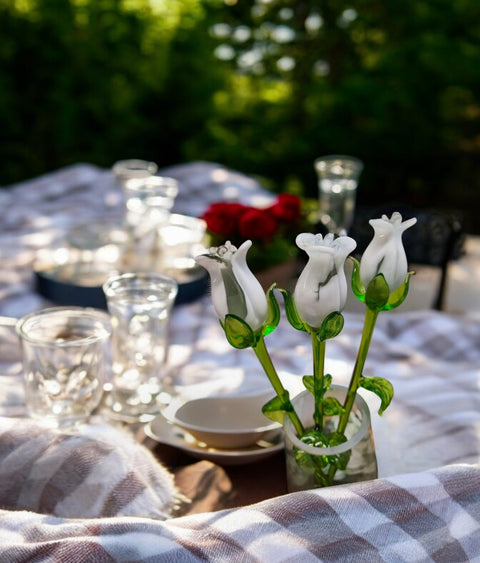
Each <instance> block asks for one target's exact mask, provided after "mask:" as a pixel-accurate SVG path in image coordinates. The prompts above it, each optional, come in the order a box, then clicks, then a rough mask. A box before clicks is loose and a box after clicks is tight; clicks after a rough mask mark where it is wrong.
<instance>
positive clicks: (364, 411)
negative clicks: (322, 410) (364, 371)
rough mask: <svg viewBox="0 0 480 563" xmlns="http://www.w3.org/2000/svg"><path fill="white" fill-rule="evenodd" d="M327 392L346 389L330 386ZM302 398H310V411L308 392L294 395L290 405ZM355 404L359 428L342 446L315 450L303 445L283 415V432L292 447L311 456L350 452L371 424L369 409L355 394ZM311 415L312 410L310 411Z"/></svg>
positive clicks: (312, 447)
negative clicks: (357, 410) (359, 414)
mask: <svg viewBox="0 0 480 563" xmlns="http://www.w3.org/2000/svg"><path fill="white" fill-rule="evenodd" d="M329 390H332V391H334V390H345V392H346V391H347V388H346V387H344V386H343V385H335V384H333V385H331V386H330V389H329ZM304 396H310V397H312V409H313V396H312V395H311V393H310V392H309V391H302V392H301V393H299V394H298V395H296V396H295V397H293V399H292V403H293V406H295V399H296V398H297V397H304ZM354 404H357V405H358V407H359V410H360V413H361V417H362V418H361V422H360V426H359V427H358V428H357V430H356V432H355V434H354V435H353V436H352V437H350V438H349V439H348V440H347V441H346V442H344V443H343V444H339V445H338V446H332V447H324V448H316V447H314V446H309V445H308V444H305V443H304V442H302V441H301V440H300V439H299V438H298V436H297V433H296V431H295V428H294V426H293V423H292V421H291V420H290V419H289V418H288V416H287V415H285V426H284V428H285V432H286V434H288V437H289V439H290V440H291V442H292V444H293V445H294V446H296V447H297V448H299V449H301V450H304V451H305V452H307V453H309V454H312V455H325V456H328V455H338V454H341V453H343V452H346V451H348V450H351V449H352V448H354V447H355V446H356V445H357V444H359V443H360V442H361V441H362V439H363V438H364V436H365V434H366V433H367V432H368V429H369V428H370V424H371V420H370V410H369V407H368V405H367V403H366V401H365V399H364V398H363V397H362V396H361V395H359V394H358V393H356V395H355V403H354ZM312 413H313V410H312ZM319 450H321V453H319Z"/></svg>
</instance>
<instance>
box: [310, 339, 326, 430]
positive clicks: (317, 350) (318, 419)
mask: <svg viewBox="0 0 480 563" xmlns="http://www.w3.org/2000/svg"><path fill="white" fill-rule="evenodd" d="M311 336H312V350H313V386H314V387H313V388H314V393H313V396H314V398H315V401H314V403H315V410H314V414H313V419H314V421H315V425H316V427H317V429H318V430H320V431H321V432H323V395H324V384H323V375H324V369H325V341H323V340H320V338H319V337H318V331H312V333H311Z"/></svg>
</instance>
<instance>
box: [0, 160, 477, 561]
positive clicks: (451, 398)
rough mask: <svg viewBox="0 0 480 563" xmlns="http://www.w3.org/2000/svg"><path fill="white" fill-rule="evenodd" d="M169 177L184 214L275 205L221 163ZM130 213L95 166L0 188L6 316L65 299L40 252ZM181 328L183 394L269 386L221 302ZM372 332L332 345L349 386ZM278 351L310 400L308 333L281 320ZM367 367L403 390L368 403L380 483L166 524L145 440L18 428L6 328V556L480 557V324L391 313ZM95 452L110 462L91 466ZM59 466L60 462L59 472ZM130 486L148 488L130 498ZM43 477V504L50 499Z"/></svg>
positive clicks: (176, 333) (176, 325)
mask: <svg viewBox="0 0 480 563" xmlns="http://www.w3.org/2000/svg"><path fill="white" fill-rule="evenodd" d="M169 172H170V173H171V174H172V175H177V177H178V178H179V179H180V180H181V188H180V189H181V192H180V196H179V199H178V203H177V205H178V208H177V211H179V212H182V213H191V214H195V215H198V214H199V213H201V211H202V209H204V208H205V207H206V206H207V205H208V203H209V202H211V201H217V200H219V199H223V198H227V197H228V198H230V199H232V198H235V197H238V198H239V199H240V200H242V201H245V202H250V201H253V199H252V198H254V199H255V201H257V199H256V198H258V197H259V194H260V198H262V197H268V194H267V193H266V192H265V193H263V192H261V189H260V186H258V185H256V184H255V183H254V182H252V180H250V179H248V178H245V177H243V176H242V175H241V174H238V173H232V172H230V171H228V170H226V169H225V168H224V167H220V166H217V165H214V164H208V163H197V164H194V165H185V166H181V167H175V168H173V169H171V170H170V171H169ZM182 181H183V185H184V186H185V187H184V188H183V192H182ZM189 186H190V188H189ZM190 189H191V190H192V191H190ZM189 203H190V205H189ZM121 209H122V206H121V198H120V194H119V190H118V186H116V185H115V182H114V179H113V176H112V175H111V173H110V171H108V170H102V169H99V168H96V167H93V166H89V165H77V166H73V167H70V168H67V169H64V170H60V171H57V172H55V173H52V174H49V175H46V176H44V177H41V178H36V179H33V180H31V181H28V182H24V183H22V184H19V185H16V186H12V187H10V188H8V189H7V190H4V191H1V192H0V217H1V223H0V259H1V264H2V276H0V315H4V316H8V317H19V316H21V315H23V314H25V313H28V312H30V311H32V310H34V309H37V308H40V307H44V306H46V305H50V303H48V302H47V301H46V300H45V299H44V298H42V297H41V296H39V295H38V294H36V293H35V291H34V286H33V273H32V263H33V260H34V258H35V253H36V251H37V250H39V249H40V248H43V247H45V246H47V245H52V244H56V242H55V241H58V240H60V239H61V238H62V236H63V235H64V233H65V231H66V230H67V229H68V228H70V227H71V226H74V225H75V224H79V223H83V222H86V221H91V220H96V219H97V218H102V219H105V220H107V219H112V218H118V217H119V214H120V213H121ZM413 283H415V282H414V280H413ZM170 328H171V336H170V342H171V349H170V362H171V367H172V370H173V373H174V375H175V381H176V384H177V388H178V390H179V392H180V393H182V394H184V395H185V396H190V397H194V396H198V395H205V394H238V393H250V392H252V391H253V390H255V391H258V390H263V389H268V382H267V381H266V378H265V376H264V375H263V374H262V372H261V370H260V368H259V366H258V364H257V362H256V359H255V357H254V355H253V353H251V351H249V350H244V351H239V350H234V349H233V348H231V347H230V346H229V345H228V343H227V342H226V340H225V337H224V335H223V332H222V331H221V328H220V326H219V324H218V321H217V320H216V318H215V316H214V313H213V308H212V306H211V302H210V299H209V298H208V296H205V297H203V298H200V299H198V300H197V301H195V302H193V303H190V304H187V305H182V306H178V307H176V308H175V310H174V312H173V316H172V322H171V327H170ZM361 328H362V316H361V315H359V314H356V313H347V314H346V315H345V328H344V330H343V332H342V333H341V335H340V336H339V337H337V338H336V339H335V341H333V342H329V343H328V345H327V366H326V367H327V370H328V372H329V373H332V374H333V375H334V378H335V381H336V382H338V383H343V382H346V381H347V380H348V377H349V374H350V371H351V368H352V362H353V360H354V353H355V350H356V346H357V344H358V341H359V338H360V333H361ZM267 344H268V345H269V346H270V351H271V355H272V357H273V360H274V362H275V364H276V365H277V367H278V368H279V371H280V375H281V378H282V379H283V380H284V382H285V385H286V386H287V387H289V389H291V390H292V392H295V391H296V390H299V389H300V377H299V376H301V375H302V374H304V373H309V372H310V371H311V367H310V365H311V358H310V346H309V342H308V338H307V337H306V335H305V334H303V333H301V332H297V331H294V330H293V329H291V328H290V327H289V325H288V323H286V322H285V321H284V320H282V322H281V323H280V326H279V328H278V329H277V331H276V332H274V333H273V334H272V335H271V336H269V337H267ZM365 373H366V375H377V376H381V377H386V378H388V379H390V381H392V383H393V384H394V387H395V398H394V400H393V403H392V405H391V406H390V408H389V409H388V410H387V411H386V413H385V414H384V415H383V417H379V416H378V415H377V414H376V408H377V407H378V402H377V399H376V397H374V396H371V395H369V394H368V393H364V397H365V398H366V400H367V402H368V403H369V405H370V407H371V410H372V424H373V432H374V436H375V442H376V448H377V456H378V462H379V479H378V480H375V481H369V482H365V483H358V484H354V485H346V486H341V487H332V488H330V489H324V490H315V491H307V492H301V493H293V494H290V495H284V496H281V497H278V498H274V499H271V500H268V501H265V502H262V503H258V504H255V505H251V506H247V507H242V508H236V509H230V510H224V511H218V512H211V513H202V514H195V515H190V516H184V517H176V518H175V517H170V518H167V519H164V518H165V513H164V512H162V511H161V510H160V507H163V508H164V509H165V507H167V508H168V507H169V506H170V504H169V503H170V501H172V497H169V498H165V497H162V496H161V495H159V494H158V493H157V494H156V495H155V493H154V487H155V485H156V484H158V482H159V481H160V480H161V479H162V478H163V477H165V475H164V474H163V472H162V471H161V468H159V467H156V465H155V464H156V463H157V462H156V461H155V460H154V459H153V458H148V456H147V457H142V456H143V453H144V452H143V447H142V446H140V445H138V444H124V445H123V449H122V445H121V438H120V437H119V436H118V434H116V431H114V430H110V431H109V430H105V433H104V434H102V429H101V428H100V427H99V429H98V432H97V434H95V435H90V436H84V437H83V439H84V442H83V443H82V448H80V449H79V450H78V451H76V449H75V444H72V443H71V442H70V443H68V444H67V445H68V447H69V448H70V450H68V451H69V452H70V455H64V454H65V449H64V448H59V445H58V444H55V443H52V441H51V440H50V438H49V437H48V436H45V435H44V436H41V433H38V432H36V430H35V429H34V427H33V428H32V427H31V426H28V425H30V424H32V423H31V422H29V421H27V420H25V421H23V422H21V423H19V424H18V425H12V422H11V421H12V419H11V417H21V416H23V415H24V414H25V412H24V405H23V391H22V385H21V366H20V354H19V349H18V343H17V341H16V336H15V334H14V333H13V332H12V329H11V327H9V326H0V374H1V375H0V381H1V382H2V391H3V393H1V396H0V415H2V416H3V418H0V478H1V479H0V508H1V509H2V510H0V561H2V562H3V561H6V562H7V561H8V562H10V561H11V562H17V561H29V560H36V561H95V562H96V561H245V562H250V561H294V560H297V561H302V562H303V561H318V560H320V561H355V562H357V561H392V562H396V561H405V562H411V561H422V562H423V561H439V562H445V563H452V562H462V561H480V469H479V466H478V462H479V459H480V434H479V429H480V389H479V385H480V315H479V314H478V313H474V312H472V313H467V314H464V315H457V316H455V315H452V314H445V313H438V312H434V311H428V310H424V311H409V312H402V311H401V309H400V311H398V312H392V313H382V314H381V315H380V317H379V321H378V325H377V328H376V332H375V335H374V339H373V342H372V346H371V352H370V354H369V357H368V360H367V364H366V367H365ZM17 420H21V419H19V418H18V419H17ZM29 428H30V430H28V429H29ZM109 432H110V433H109ZM37 435H38V436H41V439H42V440H43V441H42V443H40V442H39V441H38V440H36V436H37ZM108 437H109V438H108ZM39 439H40V437H39ZM22 440H23V441H22ZM67 442H68V440H67ZM27 444H28V445H27ZM99 444H100V445H99ZM47 446H48V447H47ZM107 446H108V447H107ZM22 447H23V448H24V450H25V455H24V456H22ZM34 447H38V448H39V452H40V453H41V454H42V455H40V454H39V459H40V461H42V460H43V463H44V466H43V467H46V465H45V464H46V460H49V462H51V463H52V464H51V465H48V467H51V468H53V469H52V472H51V477H52V479H51V480H47V479H45V478H44V479H43V481H42V480H41V478H40V477H39V475H42V472H41V471H40V472H39V469H38V468H39V467H41V465H39V464H38V463H37V460H36V459H35V456H34V455H32V451H33V450H32V448H34ZM130 447H131V448H132V450H128V448H130ZM42 448H43V449H42ZM55 448H59V449H55ZM117 448H118V450H117ZM125 448H127V449H126V450H125ZM27 451H28V452H29V456H30V457H28V456H26V453H27ZM82 451H84V452H90V457H88V455H87V454H85V455H84V456H83V457H82V456H81V455H80V454H81V453H82ZM95 451H96V452H100V455H99V456H98V457H95V456H93V457H92V456H91V453H92V452H95ZM129 451H135V452H136V454H138V456H139V458H138V459H142V463H144V466H143V467H144V469H143V470H142V471H141V472H138V471H137V472H135V464H133V465H129V459H128V457H129ZM58 452H61V454H62V456H63V457H62V456H60V454H59V453H58ZM75 453H76V454H77V457H75V455H74V454H75ZM49 454H52V456H50V455H49ZM59 456H60V457H61V463H60V462H58V463H57V462H55V460H58V459H60V457H59ZM111 456H114V457H113V458H112V457H111ZM115 456H117V457H115ZM27 457H28V459H27ZM112 459H118V460H123V462H122V463H125V465H124V466H123V469H121V470H120V471H119V473H118V475H117V477H116V478H118V479H119V480H120V479H121V477H122V475H123V476H124V478H123V481H122V482H123V484H124V487H123V488H122V487H121V486H120V485H119V486H118V488H117V487H116V486H113V483H112V482H111V481H112V478H111V475H112V474H111V473H110V469H108V468H109V467H111V463H112ZM106 460H108V462H107V461H106ZM130 461H131V459H130ZM109 463H110V465H109ZM76 467H78V468H81V471H75V468H76ZM102 467H104V468H105V474H104V478H103V482H102V471H101V469H102ZM122 471H123V472H124V473H122ZM142 473H143V478H144V480H143V481H142ZM147 474H148V475H147ZM35 475H36V476H37V481H35V479H34V477H35ZM55 475H57V476H58V475H60V476H61V478H62V479H70V478H74V481H68V484H69V486H68V487H66V488H67V489H68V495H69V498H70V500H71V498H72V495H73V497H75V493H77V494H79V495H80V496H81V495H82V494H83V495H85V494H87V493H88V494H90V495H91V494H92V488H91V487H90V486H89V484H90V485H91V486H92V487H97V489H96V490H98V491H101V494H102V495H104V496H103V497H102V498H109V499H110V502H106V503H104V504H103V505H102V506H103V509H102V510H98V511H97V512H95V513H93V512H89V511H88V510H87V508H83V509H82V510H84V511H85V512H84V514H82V513H81V512H80V513H76V514H74V516H75V517H73V518H72V517H71V515H72V513H71V512H70V511H69V510H67V509H65V508H64V507H65V506H68V499H63V498H62V495H61V487H55V482H56V479H58V478H60V477H55ZM44 477H45V475H44ZM109 479H110V482H109ZM129 479H131V482H135V483H137V484H138V483H140V485H139V486H138V487H137V488H136V489H135V488H129V486H128V484H129V483H131V482H130V481H129ZM167 479H168V477H167ZM26 480H27V481H26ZM25 482H27V483H28V485H27V486H25ZM39 482H41V486H42V495H43V496H42V495H39V494H36V493H35V490H36V489H35V487H39V486H40V485H39ZM72 482H75V483H77V486H75V487H73V486H72ZM64 483H67V481H64ZM105 483H107V486H108V487H109V490H108V491H106V490H105ZM102 487H103V488H102ZM140 490H141V491H143V494H144V496H143V499H142V502H141V503H139V505H138V507H137V508H135V503H134V502H132V504H130V506H129V503H128V495H129V494H130V495H132V498H133V497H135V496H136V494H137V493H138V491H140ZM20 493H21V494H20ZM99 494H100V493H99ZM117 494H118V496H117ZM122 495H123V496H122ZM19 498H20V499H24V502H25V503H26V504H23V505H22V504H21V502H20V501H19ZM52 498H54V499H55V502H53V501H52V500H51V499H52ZM25 499H27V500H28V499H30V500H29V502H30V503H31V504H30V505H29V504H28V503H27V501H26V500H25ZM32 499H33V500H32ZM41 499H43V501H44V502H40V501H41ZM115 499H123V500H122V501H121V502H120V501H118V502H117V503H115V502H114V500H115ZM35 503H36V504H35ZM77 506H78V504H77ZM62 507H63V508H62ZM105 507H107V508H108V510H107V509H105ZM126 507H127V508H126ZM149 509H150V512H149ZM62 510H64V512H62Z"/></svg>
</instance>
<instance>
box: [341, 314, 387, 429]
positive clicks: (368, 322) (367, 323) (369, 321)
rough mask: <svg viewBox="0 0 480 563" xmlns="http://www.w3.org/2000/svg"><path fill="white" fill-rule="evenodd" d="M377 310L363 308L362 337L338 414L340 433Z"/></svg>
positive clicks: (370, 336) (354, 390)
mask: <svg viewBox="0 0 480 563" xmlns="http://www.w3.org/2000/svg"><path fill="white" fill-rule="evenodd" d="M379 312H380V309H370V308H369V307H367V308H366V309H365V319H364V322H363V332H362V339H361V341H360V346H359V348H358V353H357V359H356V361H355V366H354V368H353V374H352V378H351V380H350V385H349V387H348V391H347V397H346V399H345V403H344V405H343V407H344V409H345V411H344V412H343V413H342V414H341V415H340V420H339V423H338V432H340V433H342V434H343V433H344V432H345V428H346V427H347V423H348V419H349V417H350V412H351V410H352V407H353V403H354V401H355V395H356V393H357V390H358V385H359V383H360V377H361V376H362V372H363V367H364V365H365V360H366V359H367V354H368V349H369V347H370V342H371V340H372V335H373V330H374V328H375V323H376V322H377V317H378V313H379Z"/></svg>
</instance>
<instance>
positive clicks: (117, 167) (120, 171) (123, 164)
mask: <svg viewBox="0 0 480 563" xmlns="http://www.w3.org/2000/svg"><path fill="white" fill-rule="evenodd" d="M157 170H158V166H157V164H156V163H155V162H149V161H148V160H141V159H139V158H129V159H127V160H118V161H117V162H115V164H114V165H113V166H112V171H113V173H114V174H115V177H116V178H117V180H118V181H119V183H120V184H121V185H122V186H124V185H125V183H126V182H127V181H128V180H132V179H135V178H136V179H139V178H147V177H148V176H152V175H153V174H156V173H157Z"/></svg>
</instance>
